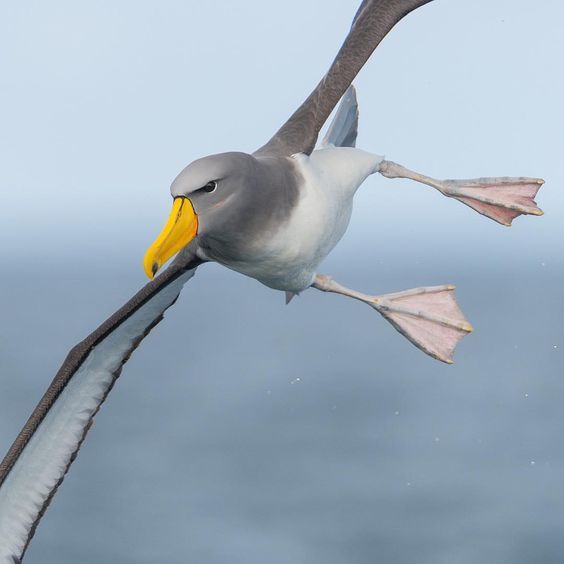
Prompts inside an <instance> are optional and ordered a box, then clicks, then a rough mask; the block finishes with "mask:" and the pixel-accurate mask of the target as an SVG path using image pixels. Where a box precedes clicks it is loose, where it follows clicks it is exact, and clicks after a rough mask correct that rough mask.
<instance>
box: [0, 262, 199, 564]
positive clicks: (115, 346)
mask: <svg viewBox="0 0 564 564" xmlns="http://www.w3.org/2000/svg"><path fill="white" fill-rule="evenodd" d="M194 272H195V271H194V270H189V271H187V272H185V273H184V274H182V275H181V276H179V277H178V278H177V279H176V280H174V281H173V282H171V283H169V284H168V285H167V286H166V287H164V288H163V289H162V290H161V291H160V292H159V293H158V294H156V295H155V296H154V297H153V298H151V299H150V300H148V301H147V302H146V303H145V304H143V305H142V306H141V307H140V308H139V309H138V310H137V311H136V312H135V313H133V314H132V315H131V316H130V317H129V318H127V319H126V320H125V321H124V322H123V323H122V324H121V325H119V326H118V327H117V328H116V329H115V330H114V331H113V332H112V333H110V334H109V335H108V336H107V337H105V338H104V339H103V340H102V341H101V342H100V343H98V345H96V346H95V347H94V348H93V349H92V351H91V352H90V353H89V355H88V356H87V357H86V359H85V361H84V362H83V364H82V366H81V367H80V368H79V369H78V370H77V372H76V373H75V375H74V376H73V377H72V379H71V380H70V381H69V383H68V384H67V386H66V387H65V389H64V390H63V391H62V392H61V394H60V396H59V397H58V398H57V400H56V401H55V403H54V404H53V407H52V408H51V410H50V411H49V413H48V414H47V415H46V416H45V419H44V420H43V421H42V422H41V424H40V425H39V427H38V428H37V430H36V432H35V433H34V435H33V437H32V438H31V439H30V440H29V442H28V444H27V446H26V447H25V449H24V450H23V451H22V453H21V455H20V456H19V458H18V460H17V462H16V463H15V464H14V466H13V467H12V469H11V471H10V473H9V474H8V476H7V477H6V480H5V481H4V483H3V484H2V486H1V487H0V564H13V562H17V560H15V559H14V557H16V558H21V556H22V554H23V552H24V551H25V548H26V546H27V543H28V540H29V537H30V534H31V533H32V532H33V527H34V525H35V523H36V522H37V520H38V518H39V515H40V512H41V510H42V508H43V507H44V505H45V503H46V502H47V500H48V498H49V496H50V495H51V493H52V492H53V490H54V489H56V487H57V485H58V484H59V482H60V481H61V480H62V479H63V477H64V475H65V473H66V471H67V469H68V467H69V465H70V463H71V461H72V456H73V455H74V454H75V453H76V452H77V450H78V449H79V447H80V443H81V441H82V439H83V438H84V435H85V432H86V430H87V427H88V425H89V422H90V420H91V419H92V417H94V415H95V414H96V411H97V409H98V408H99V407H100V404H101V403H102V402H103V401H104V398H105V397H106V395H107V393H108V390H109V388H110V387H111V385H112V383H113V382H114V380H115V378H116V377H117V374H118V373H119V370H120V368H121V366H122V365H123V363H124V360H125V359H127V356H128V355H129V354H130V353H131V351H132V350H133V349H134V348H135V346H136V345H137V343H138V341H139V340H140V339H142V338H143V336H144V335H145V334H146V332H147V330H148V329H149V328H150V327H151V326H152V325H153V324H154V323H155V321H157V320H158V319H159V317H160V316H161V315H162V314H163V313H164V311H165V310H166V309H167V308H168V307H170V306H171V305H172V304H173V303H174V301H175V300H176V298H177V297H178V295H179V293H180V290H181V289H182V286H183V285H184V283H185V282H186V281H187V280H189V279H190V278H191V277H192V276H193V275H194Z"/></svg>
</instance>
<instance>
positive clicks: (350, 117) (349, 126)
mask: <svg viewBox="0 0 564 564" xmlns="http://www.w3.org/2000/svg"><path fill="white" fill-rule="evenodd" d="M357 135H358V102H357V100H356V90H355V87H354V86H353V85H352V84H351V85H350V86H349V87H348V89H347V91H346V92H345V93H344V94H343V97H342V98H341V103H340V104H339V107H338V109H337V113H336V114H335V117H334V118H333V121H332V122H331V125H330V126H329V129H328V130H327V133H326V134H325V137H324V138H323V140H322V141H321V143H320V147H321V148H324V147H354V146H355V145H356V136H357Z"/></svg>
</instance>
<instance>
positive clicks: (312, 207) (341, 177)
mask: <svg viewBox="0 0 564 564" xmlns="http://www.w3.org/2000/svg"><path fill="white" fill-rule="evenodd" d="M293 159H294V160H295V163H296V165H297V167H298V170H299V171H300V173H301V176H302V178H303V183H302V185H301V186H300V197H299V201H298V205H297V206H296V208H295V210H294V211H293V212H292V215H291V216H290V218H289V220H288V221H286V222H285V223H284V224H283V225H281V226H280V229H279V230H277V232H275V233H273V234H272V236H271V237H270V238H269V239H268V240H265V241H263V242H261V252H260V253H259V254H258V255H257V257H256V258H257V260H256V261H252V262H248V263H245V264H237V265H233V266H232V268H234V270H237V271H239V272H241V273H243V274H246V275H247V276H251V277H252V278H255V279H257V280H259V281H260V282H262V283H263V284H265V285H267V286H269V287H271V288H275V289H277V290H287V291H292V292H300V291H302V290H304V289H305V288H307V287H309V286H310V285H311V283H312V282H313V279H314V277H315V274H316V270H317V267H318V266H319V263H320V262H321V261H322V260H323V259H324V258H325V257H326V256H327V254H328V253H329V252H330V251H331V250H332V249H333V247H334V246H335V245H336V244H337V243H338V242H339V240H340V239H341V237H342V236H343V235H344V233H345V231H346V229H347V226H348V224H349V220H350V217H351V213H352V201H353V197H354V194H355V192H356V190H357V189H358V187H359V186H360V185H361V184H362V182H363V181H364V180H365V179H366V178H367V177H368V176H369V175H370V174H372V173H373V172H376V171H377V170H378V166H379V164H380V162H381V161H382V160H383V157H380V156H378V155H373V154H371V153H367V152H365V151H361V150H359V149H354V148H349V147H339V148H335V147H330V148H327V149H320V150H317V151H314V152H313V153H312V154H311V156H307V155H303V154H297V155H294V156H293Z"/></svg>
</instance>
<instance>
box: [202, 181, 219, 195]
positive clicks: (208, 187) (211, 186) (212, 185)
mask: <svg viewBox="0 0 564 564" xmlns="http://www.w3.org/2000/svg"><path fill="white" fill-rule="evenodd" d="M216 188H217V182H216V181H215V180H210V181H209V182H208V183H207V184H206V185H205V186H202V187H201V188H200V190H201V191H202V192H208V193H209V192H213V191H214V190H215V189H216Z"/></svg>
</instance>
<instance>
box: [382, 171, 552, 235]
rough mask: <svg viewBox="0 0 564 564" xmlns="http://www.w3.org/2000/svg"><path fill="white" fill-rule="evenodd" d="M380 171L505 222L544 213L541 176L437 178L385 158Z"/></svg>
mask: <svg viewBox="0 0 564 564" xmlns="http://www.w3.org/2000/svg"><path fill="white" fill-rule="evenodd" d="M379 172H380V174H382V175H383V176H386V177H387V178H411V179H412V180H416V181H417V182H422V183H423V184H427V185H428V186H432V187H433V188H436V189H437V190H439V192H441V193H442V194H444V195H445V196H448V197H449V198H455V199H457V200H458V201H460V202H462V203H463V204H466V205H467V206H470V207H471V208H472V209H474V210H476V211H477V212H478V213H481V214H482V215H485V216H486V217H489V218H490V219H493V220H494V221H497V222H498V223H501V224H502V225H511V222H512V221H513V220H514V219H515V218H516V217H517V216H519V215H521V214H529V215H542V214H543V212H542V210H541V209H540V208H538V207H537V204H536V202H535V200H534V198H535V196H536V194H537V192H538V191H539V188H540V187H541V186H542V185H543V184H544V180H542V179H540V178H525V177H515V178H510V177H507V176H499V177H493V178H475V179H472V180H436V179H434V178H429V177H428V176H424V175H423V174H419V173H417V172H414V171H412V170H409V169H407V168H405V167H403V166H401V165H399V164H397V163H394V162H392V161H382V162H381V163H380V169H379Z"/></svg>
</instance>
